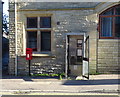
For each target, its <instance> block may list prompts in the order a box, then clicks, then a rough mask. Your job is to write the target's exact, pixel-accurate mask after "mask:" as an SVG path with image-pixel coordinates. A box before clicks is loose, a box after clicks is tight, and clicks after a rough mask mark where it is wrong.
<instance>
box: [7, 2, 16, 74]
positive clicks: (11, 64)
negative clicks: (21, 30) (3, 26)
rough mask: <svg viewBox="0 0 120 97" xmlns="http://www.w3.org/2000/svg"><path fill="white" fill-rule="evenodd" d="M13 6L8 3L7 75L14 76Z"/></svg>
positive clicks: (12, 3)
mask: <svg viewBox="0 0 120 97" xmlns="http://www.w3.org/2000/svg"><path fill="white" fill-rule="evenodd" d="M14 9H15V5H14V2H10V3H9V74H12V75H13V74H15V57H16V56H15V55H16V54H15V12H14Z"/></svg>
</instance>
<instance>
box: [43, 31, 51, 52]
mask: <svg viewBox="0 0 120 97" xmlns="http://www.w3.org/2000/svg"><path fill="white" fill-rule="evenodd" d="M41 51H51V32H50V31H41Z"/></svg>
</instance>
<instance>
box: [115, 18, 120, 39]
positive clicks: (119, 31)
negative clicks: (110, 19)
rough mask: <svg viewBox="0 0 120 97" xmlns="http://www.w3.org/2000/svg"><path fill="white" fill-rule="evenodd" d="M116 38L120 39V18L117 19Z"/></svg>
mask: <svg viewBox="0 0 120 97" xmlns="http://www.w3.org/2000/svg"><path fill="white" fill-rule="evenodd" d="M115 37H120V17H116V18H115Z"/></svg>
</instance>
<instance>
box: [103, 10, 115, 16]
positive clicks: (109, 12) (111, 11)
mask: <svg viewBox="0 0 120 97" xmlns="http://www.w3.org/2000/svg"><path fill="white" fill-rule="evenodd" d="M113 13H114V12H113V9H110V10H108V11H105V12H104V13H102V15H113Z"/></svg>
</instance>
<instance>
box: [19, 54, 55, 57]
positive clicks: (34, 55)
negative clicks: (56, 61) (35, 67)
mask: <svg viewBox="0 0 120 97" xmlns="http://www.w3.org/2000/svg"><path fill="white" fill-rule="evenodd" d="M20 56H21V57H25V56H26V55H25V54H22V55H20ZM32 57H50V58H51V57H52V58H55V57H56V56H55V55H52V54H32Z"/></svg>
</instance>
